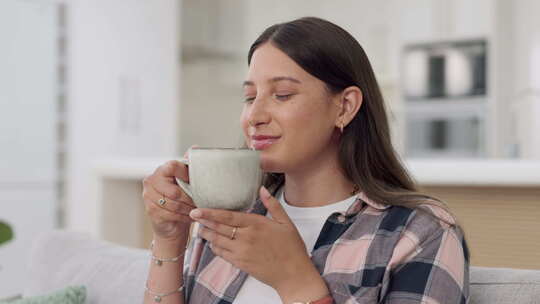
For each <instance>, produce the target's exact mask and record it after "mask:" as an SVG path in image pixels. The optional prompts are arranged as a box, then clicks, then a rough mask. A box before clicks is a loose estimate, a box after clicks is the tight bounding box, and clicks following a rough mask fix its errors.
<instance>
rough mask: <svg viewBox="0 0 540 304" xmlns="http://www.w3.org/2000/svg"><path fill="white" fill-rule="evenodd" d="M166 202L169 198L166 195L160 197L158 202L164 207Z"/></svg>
mask: <svg viewBox="0 0 540 304" xmlns="http://www.w3.org/2000/svg"><path fill="white" fill-rule="evenodd" d="M166 203H167V200H166V199H165V195H163V197H162V198H160V199H159V201H158V204H159V205H160V206H161V207H164V206H165V204H166Z"/></svg>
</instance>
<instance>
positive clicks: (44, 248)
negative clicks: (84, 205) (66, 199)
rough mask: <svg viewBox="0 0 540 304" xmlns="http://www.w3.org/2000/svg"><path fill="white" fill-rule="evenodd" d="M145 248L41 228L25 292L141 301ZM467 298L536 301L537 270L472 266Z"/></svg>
mask: <svg viewBox="0 0 540 304" xmlns="http://www.w3.org/2000/svg"><path fill="white" fill-rule="evenodd" d="M149 254H150V253H149V251H148V250H141V249H133V248H126V247H121V246H118V245H115V244H112V243H108V242H105V241H101V240H95V239H93V238H92V237H90V236H89V235H86V234H81V233H75V232H66V231H53V232H46V233H42V234H40V235H38V236H37V237H36V240H35V242H34V245H33V247H32V249H31V254H30V261H29V263H28V270H27V271H28V275H29V282H28V285H27V287H26V290H25V291H24V295H25V296H32V295H39V294H45V293H48V292H50V291H53V290H56V289H60V288H62V287H65V286H68V285H79V284H80V285H85V286H86V287H87V294H88V296H87V303H88V304H94V303H105V304H107V303H115V304H128V303H129V304H133V303H142V301H143V293H144V284H145V280H146V275H147V273H148V267H149V263H150V259H149ZM470 303H471V304H478V303H489V304H498V303H500V304H503V303H504V304H508V303H511V304H521V303H523V304H525V303H528V304H531V303H540V270H517V269H497V268H480V267H472V268H471V300H470Z"/></svg>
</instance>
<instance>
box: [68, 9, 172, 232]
mask: <svg viewBox="0 0 540 304" xmlns="http://www.w3.org/2000/svg"><path fill="white" fill-rule="evenodd" d="M68 9H69V13H68V16H69V18H68V23H69V24H68V28H69V29H70V30H69V34H68V35H69V46H68V49H69V51H68V52H69V54H70V57H69V80H68V85H69V103H70V105H69V110H68V115H69V127H68V129H69V133H68V172H67V178H66V180H67V218H66V222H67V228H69V229H74V230H80V231H89V232H91V233H94V234H96V235H98V234H99V233H100V231H97V230H98V229H99V228H98V227H99V225H97V223H98V222H99V221H100V218H101V217H100V212H101V210H98V209H97V208H96V200H97V199H98V198H96V197H95V194H96V193H97V192H96V189H97V187H98V185H96V184H95V183H94V179H93V173H92V166H93V162H94V160H95V159H100V158H104V157H112V156H116V157H174V156H177V155H178V141H179V138H178V136H179V130H178V117H179V112H178V111H179V110H178V109H179V102H180V100H179V83H180V75H179V55H180V53H179V32H178V29H179V26H178V18H179V12H180V8H179V1H176V0H160V1H138V0H124V1H107V0H93V1H83V0H73V1H70V2H69V8H68ZM134 204H139V202H134ZM137 207H139V206H137Z"/></svg>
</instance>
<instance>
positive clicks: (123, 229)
mask: <svg viewBox="0 0 540 304" xmlns="http://www.w3.org/2000/svg"><path fill="white" fill-rule="evenodd" d="M534 12H540V2H539V1H536V0H512V1H510V0H475V1H467V0H451V1H448V0H413V1H400V0H387V1H377V0H348V1H325V0H302V1H299V0H297V1H248V0H235V1H224V0H223V1H218V0H213V1H212V0H159V1H144V0H114V1H108V0H92V1H89V0H86V1H83V0H63V1H62V0H0V105H1V107H0V221H3V222H7V223H9V224H10V225H11V227H12V228H13V230H14V233H15V238H14V239H13V240H12V241H10V242H8V243H5V244H2V245H0V282H1V283H0V297H2V296H3V295H9V294H14V293H16V292H17V291H18V290H20V289H21V286H23V284H24V280H25V278H24V271H22V270H23V269H24V267H25V264H24V263H25V258H26V254H27V252H28V250H29V248H30V246H31V244H32V239H33V237H34V236H35V235H36V234H37V233H39V232H41V231H47V230H51V229H58V228H60V229H67V230H73V231H82V232H87V233H90V234H91V235H93V236H95V237H98V238H102V239H105V240H109V241H111V242H115V243H118V244H122V245H126V246H133V247H142V248H147V247H148V244H149V240H150V234H151V231H150V228H149V225H148V221H147V220H146V219H145V216H144V210H143V204H142V199H141V191H142V185H141V180H142V178H143V177H144V176H146V175H148V174H150V173H151V172H152V171H153V170H154V169H155V168H156V167H157V166H159V165H160V164H162V163H163V162H165V161H166V160H169V159H174V158H180V157H181V156H182V155H183V154H184V152H185V151H186V150H187V149H188V148H189V147H190V146H191V145H193V144H198V145H201V146H237V145H239V144H240V142H241V139H242V137H241V133H240V125H239V115H240V111H241V108H242V91H241V83H242V81H243V80H244V76H245V72H246V70H247V60H246V55H247V50H248V48H249V46H250V44H251V42H253V40H254V39H255V38H256V37H257V35H258V34H259V33H261V32H262V30H264V29H265V28H266V27H268V26H270V25H272V24H274V23H277V22H282V21H288V20H291V19H294V18H297V17H302V16H318V17H322V18H326V19H328V20H330V21H333V22H335V23H337V24H338V25H340V26H342V27H343V28H345V29H346V30H348V31H349V32H350V33H351V34H352V35H353V36H355V37H356V39H357V40H358V41H359V42H360V44H361V45H362V46H363V47H364V49H365V50H366V52H367V54H368V56H369V58H370V60H371V62H372V64H373V67H374V69H375V73H376V75H377V79H378V81H379V84H380V86H381V88H382V90H383V93H384V96H385V98H386V103H387V106H388V111H389V114H390V118H391V128H392V135H393V140H394V144H395V147H396V149H397V150H398V152H399V153H400V155H401V156H402V158H403V159H404V161H405V164H406V165H407V167H409V168H410V170H411V173H412V174H413V176H414V177H415V178H416V179H417V181H418V182H419V184H420V185H421V187H422V189H423V190H424V191H426V192H428V193H430V194H432V195H436V196H439V197H441V198H443V199H445V200H446V201H447V202H448V204H449V206H450V208H452V210H454V211H455V213H456V214H457V215H458V217H459V219H460V221H461V223H462V225H463V226H464V228H465V231H466V233H467V236H468V240H469V244H470V247H471V254H472V264H473V265H478V266H493V267H515V268H530V269H540V135H539V132H540V119H539V118H540V18H538V14H537V13H534Z"/></svg>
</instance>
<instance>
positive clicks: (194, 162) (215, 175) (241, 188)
mask: <svg viewBox="0 0 540 304" xmlns="http://www.w3.org/2000/svg"><path fill="white" fill-rule="evenodd" d="M180 161H181V162H182V163H184V164H186V165H188V166H189V170H188V171H189V184H188V183H185V182H184V181H182V180H180V179H178V178H177V179H176V181H177V182H178V185H179V186H180V187H181V188H182V189H183V190H184V192H185V193H186V194H187V195H189V196H190V197H191V199H192V200H193V203H194V204H195V206H197V207H199V208H216V209H229V210H245V209H247V208H248V207H249V206H251V204H252V203H253V202H254V201H255V199H256V198H257V194H258V191H259V188H260V186H261V183H262V176H263V174H262V170H261V167H260V154H259V151H256V150H251V149H246V148H201V147H193V148H191V149H189V151H188V157H187V158H186V159H181V160H180Z"/></svg>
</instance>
